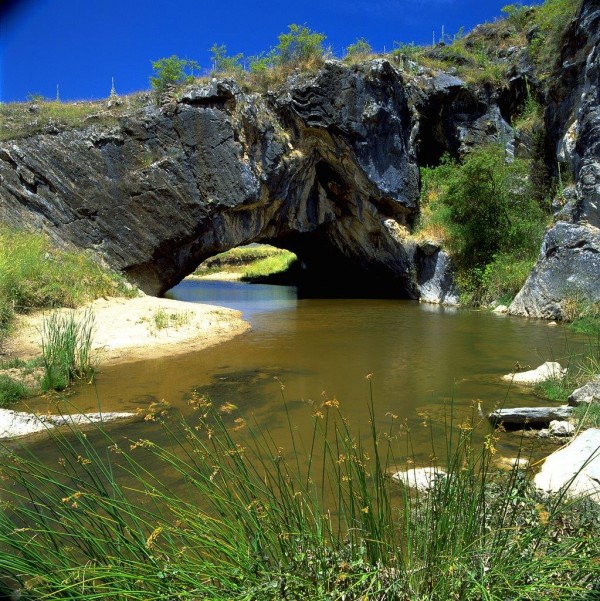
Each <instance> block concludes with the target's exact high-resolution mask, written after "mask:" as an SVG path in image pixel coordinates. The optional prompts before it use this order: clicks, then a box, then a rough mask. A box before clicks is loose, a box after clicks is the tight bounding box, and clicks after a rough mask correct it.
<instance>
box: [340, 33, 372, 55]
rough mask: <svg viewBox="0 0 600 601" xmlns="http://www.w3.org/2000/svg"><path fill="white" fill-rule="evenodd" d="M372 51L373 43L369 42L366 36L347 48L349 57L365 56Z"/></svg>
mask: <svg viewBox="0 0 600 601" xmlns="http://www.w3.org/2000/svg"><path fill="white" fill-rule="evenodd" d="M372 52H373V48H371V44H369V42H367V40H366V39H365V38H360V39H357V40H356V42H354V44H350V46H348V48H346V56H347V57H348V58H360V57H365V56H368V55H369V54H372Z"/></svg>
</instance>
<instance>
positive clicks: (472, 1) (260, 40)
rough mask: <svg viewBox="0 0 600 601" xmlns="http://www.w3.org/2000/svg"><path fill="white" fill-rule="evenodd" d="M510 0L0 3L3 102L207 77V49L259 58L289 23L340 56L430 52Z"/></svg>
mask: <svg viewBox="0 0 600 601" xmlns="http://www.w3.org/2000/svg"><path fill="white" fill-rule="evenodd" d="M509 1H510V0H347V1H342V0H307V1H301V0H298V1H296V2H286V1H285V0H277V1H276V0H254V1H253V0H245V1H243V2H242V1H240V0H229V1H228V2H223V1H221V2H219V1H215V0H211V1H210V2H209V1H206V0H144V1H132V0H20V1H11V0H8V1H7V0H4V2H1V3H0V4H1V6H2V8H0V100H1V101H3V102H10V101H15V100H25V99H26V97H27V95H28V94H42V95H43V96H45V97H48V98H55V97H56V86H57V84H58V85H59V86H60V98H61V100H76V99H93V98H104V97H106V96H108V94H109V92H110V87H111V78H112V77H114V79H115V87H116V90H117V93H119V94H126V93H129V92H134V91H138V90H143V89H147V88H148V87H149V83H148V78H149V76H150V75H151V73H152V67H151V64H150V62H151V61H152V60H157V59H159V58H162V57H165V56H171V55H173V54H176V55H178V56H180V57H182V58H189V59H194V60H196V61H198V62H199V63H200V65H201V66H202V67H203V68H204V69H207V68H208V67H210V59H209V56H210V54H209V52H208V49H209V48H210V46H211V45H212V44H213V43H215V42H216V43H218V44H226V45H227V49H228V53H229V54H236V53H238V52H243V53H244V54H246V55H252V54H258V53H259V52H260V51H262V50H268V49H269V48H270V47H272V46H274V45H276V44H277V36H278V35H279V34H280V33H281V32H283V31H286V30H287V25H288V24H290V23H300V24H307V25H308V26H309V27H311V28H312V29H314V30H316V31H319V32H322V33H325V34H326V35H327V41H326V44H329V45H331V47H332V48H333V51H334V52H335V53H336V54H338V55H339V54H342V53H343V50H344V48H346V47H347V46H348V45H349V44H351V43H352V42H354V41H355V40H356V38H359V37H364V38H366V39H367V40H368V41H369V42H370V44H371V45H372V46H373V48H374V49H376V50H379V51H381V50H383V49H384V48H386V49H388V50H389V49H391V48H393V47H394V42H415V43H431V39H432V32H433V31H434V30H435V32H436V34H435V35H436V38H438V37H439V35H440V32H441V29H442V26H444V30H445V32H446V34H454V33H456V32H457V31H458V30H459V28H460V27H461V26H464V27H465V29H466V30H469V29H471V28H472V27H473V26H474V25H476V24H477V23H481V22H483V21H486V20H487V21H490V20H493V19H494V18H496V17H499V16H501V10H500V9H501V8H502V6H504V5H505V4H507V3H509Z"/></svg>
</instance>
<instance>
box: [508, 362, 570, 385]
mask: <svg viewBox="0 0 600 601" xmlns="http://www.w3.org/2000/svg"><path fill="white" fill-rule="evenodd" d="M566 372H567V370H566V368H564V369H563V367H562V366H561V364H560V363H558V362H556V361H546V363H544V364H543V365H540V366H539V367H537V368H536V369H532V370H529V371H521V372H516V373H510V374H506V375H505V376H502V379H503V380H509V381H511V382H515V383H516V384H538V383H539V382H544V381H546V380H559V379H560V378H562V377H563V376H564V375H565V374H566Z"/></svg>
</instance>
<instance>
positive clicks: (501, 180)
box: [444, 146, 543, 268]
mask: <svg viewBox="0 0 600 601" xmlns="http://www.w3.org/2000/svg"><path fill="white" fill-rule="evenodd" d="M528 169H529V165H528V163H527V162H526V161H523V160H520V159H515V160H514V161H513V162H511V163H509V162H507V160H506V157H505V154H504V151H503V149H502V148H500V147H497V146H488V147H483V148H480V149H478V150H476V151H474V152H472V153H471V154H469V155H467V157H466V158H465V160H464V162H463V163H462V164H461V165H458V166H457V168H456V169H455V170H454V171H453V172H452V174H451V176H450V179H449V180H448V181H447V190H446V194H445V196H444V203H445V204H446V205H447V206H448V207H449V208H450V227H451V229H453V231H454V236H453V239H452V245H453V250H454V252H455V255H456V256H457V258H458V260H459V262H460V263H461V264H462V265H463V266H465V267H467V268H470V267H482V268H484V267H485V266H486V265H487V264H488V263H490V262H491V261H492V260H493V259H494V257H495V256H496V255H497V254H498V253H504V252H509V253H510V254H511V255H512V256H521V257H523V256H529V255H530V254H531V253H532V252H534V253H537V252H538V250H539V243H540V240H541V235H542V232H543V228H542V224H543V214H542V211H541V209H540V207H539V206H538V204H537V203H536V202H535V201H533V200H532V196H533V193H532V190H531V188H530V185H529V178H528Z"/></svg>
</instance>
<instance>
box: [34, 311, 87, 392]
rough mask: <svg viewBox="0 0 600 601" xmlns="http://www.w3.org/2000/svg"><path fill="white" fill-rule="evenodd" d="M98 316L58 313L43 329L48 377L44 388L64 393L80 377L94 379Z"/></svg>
mask: <svg viewBox="0 0 600 601" xmlns="http://www.w3.org/2000/svg"><path fill="white" fill-rule="evenodd" d="M93 333H94V316H93V314H92V313H90V312H85V313H84V314H83V315H82V316H81V318H77V317H76V316H75V314H74V313H72V312H71V313H59V312H54V313H52V314H50V316H49V317H47V318H46V319H44V323H43V326H42V356H43V360H44V376H43V378H42V382H41V387H42V390H43V391H44V392H46V391H48V390H64V389H65V388H67V386H68V385H69V384H70V383H71V382H73V381H74V380H75V379H78V378H88V379H89V378H90V377H91V376H92V375H93V373H94V367H93V362H92V355H91V349H92V338H93Z"/></svg>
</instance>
